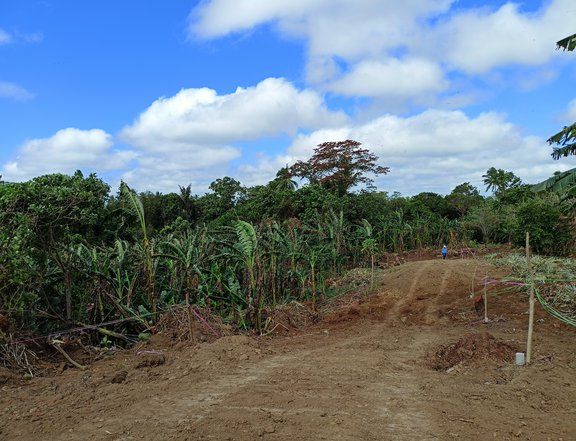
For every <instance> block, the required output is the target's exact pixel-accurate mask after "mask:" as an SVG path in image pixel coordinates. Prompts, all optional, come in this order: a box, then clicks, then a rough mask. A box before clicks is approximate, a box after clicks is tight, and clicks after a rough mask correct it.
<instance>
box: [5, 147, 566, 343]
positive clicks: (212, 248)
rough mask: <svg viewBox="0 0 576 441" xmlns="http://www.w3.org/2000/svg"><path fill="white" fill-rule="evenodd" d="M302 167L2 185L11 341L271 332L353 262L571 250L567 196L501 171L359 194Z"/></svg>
mask: <svg viewBox="0 0 576 441" xmlns="http://www.w3.org/2000/svg"><path fill="white" fill-rule="evenodd" d="M372 159H374V160H375V158H372ZM340 165H342V164H340ZM349 166H350V163H348V164H345V168H346V167H348V168H349ZM293 171H294V170H289V169H283V170H281V171H279V172H278V175H277V177H276V179H274V180H273V181H271V182H269V183H268V184H267V185H262V186H255V187H250V188H247V187H244V186H243V185H242V184H241V183H240V182H238V181H236V180H234V179H232V178H229V177H225V178H222V179H218V180H216V181H214V182H213V183H212V184H211V185H210V191H209V192H208V193H207V194H205V195H202V196H197V195H193V194H192V192H191V187H190V186H188V187H180V189H179V192H176V193H170V194H161V193H150V192H144V193H138V192H136V191H134V190H133V189H130V188H129V186H128V185H126V184H124V183H122V184H121V186H120V188H119V189H118V192H117V193H116V194H114V195H111V189H110V187H109V186H108V185H107V184H106V183H104V182H103V181H102V180H101V179H99V178H98V177H97V176H95V175H89V176H87V177H85V176H83V175H82V173H80V172H76V173H75V174H74V175H73V176H67V175H62V174H52V175H46V176H41V177H37V178H34V179H32V180H31V181H28V182H23V183H6V182H3V183H0V302H1V303H0V310H1V311H0V314H1V315H2V316H3V317H4V319H5V326H4V330H3V332H4V335H5V336H7V335H11V334H12V335H22V334H27V333H41V334H43V333H47V332H52V331H56V330H62V329H67V328H71V327H75V326H82V325H90V324H98V323H103V322H110V321H114V320H119V319H122V318H134V317H139V320H140V321H135V322H132V323H133V324H132V326H135V327H136V328H137V327H138V326H139V323H140V324H142V325H143V324H146V325H147V326H148V325H149V324H150V323H153V321H154V319H155V317H156V314H157V313H158V312H160V311H164V310H166V309H167V308H169V307H171V306H173V305H179V304H181V305H186V304H190V305H197V306H200V307H205V308H209V309H210V310H211V311H213V312H215V313H218V314H220V315H221V316H222V317H223V319H224V320H226V321H230V322H232V323H233V324H234V325H235V326H238V327H240V328H253V329H255V330H257V331H260V330H262V328H263V326H264V323H263V319H262V318H263V311H266V309H268V308H272V307H274V306H275V305H277V304H278V303H282V302H287V301H290V300H298V301H309V302H311V304H312V305H314V304H315V302H316V301H317V300H318V297H319V296H326V295H329V294H330V290H331V289H333V288H331V286H332V284H331V283H330V282H331V280H332V279H334V278H337V277H338V276H340V275H342V273H343V272H344V271H346V270H347V269H349V268H352V267H358V266H364V267H366V268H371V269H372V270H374V267H375V266H377V264H378V262H379V260H381V259H383V258H384V257H385V256H389V254H390V253H403V252H406V251H409V250H414V249H419V248H428V247H434V248H438V247H439V246H440V245H441V244H442V243H447V244H448V245H449V247H451V248H452V249H457V248H458V247H474V246H476V245H478V244H485V243H511V244H512V245H518V246H521V245H522V244H523V241H524V236H525V232H526V231H529V232H530V233H531V241H532V245H533V247H534V248H535V250H536V251H537V252H539V253H550V254H567V253H569V252H570V251H571V249H572V239H573V237H572V234H571V228H570V227H571V225H572V222H571V219H572V218H571V217H570V216H568V215H567V214H566V211H565V210H564V205H563V202H562V200H561V198H559V197H558V196H557V195H555V194H554V193H550V192H544V193H540V194H536V193H534V192H533V191H532V189H531V187H530V186H528V185H523V184H521V183H520V181H519V180H514V179H512V178H515V177H514V176H513V175H512V177H511V176H510V175H505V174H504V173H505V172H503V171H501V170H495V169H490V170H488V172H487V174H486V175H485V176H484V177H485V182H486V184H487V186H488V187H489V188H490V189H492V190H493V191H494V195H493V196H490V197H484V196H482V195H481V194H480V193H479V191H478V189H477V188H475V187H474V186H472V185H470V184H469V183H463V184H461V185H458V186H457V187H455V188H454V189H453V190H452V192H451V193H450V194H448V195H445V196H443V195H439V194H436V193H429V192H424V193H420V194H417V195H415V196H410V197H403V196H402V195H400V194H397V193H392V194H390V193H388V192H382V191H376V190H375V189H373V188H369V189H368V190H361V191H356V192H353V191H351V188H352V186H353V185H354V184H355V183H356V182H354V181H353V180H350V179H348V178H346V179H348V180H347V181H345V182H344V184H343V181H339V185H333V183H334V182H333V181H331V180H330V179H326V176H328V177H330V176H332V177H333V178H334V179H338V175H334V174H328V175H325V176H322V178H321V179H317V180H314V179H310V180H309V182H308V184H307V185H304V186H302V187H301V188H297V187H296V185H295V183H294V181H293V178H294V176H295V174H294V173H293ZM340 176H342V175H341V174H340ZM359 176H362V175H361V174H360V175H359ZM516 179H517V178H516ZM0 332H2V331H0Z"/></svg>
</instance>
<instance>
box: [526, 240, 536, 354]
mask: <svg viewBox="0 0 576 441" xmlns="http://www.w3.org/2000/svg"><path fill="white" fill-rule="evenodd" d="M526 264H527V267H528V284H529V289H530V300H529V305H530V310H529V313H528V338H527V339H526V364H530V359H531V358H532V332H533V330H534V277H533V275H532V260H531V256H530V233H529V232H528V231H527V232H526Z"/></svg>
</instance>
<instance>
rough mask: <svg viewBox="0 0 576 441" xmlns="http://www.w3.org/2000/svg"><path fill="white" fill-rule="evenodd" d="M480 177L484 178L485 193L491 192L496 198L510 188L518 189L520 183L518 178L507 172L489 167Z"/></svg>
mask: <svg viewBox="0 0 576 441" xmlns="http://www.w3.org/2000/svg"><path fill="white" fill-rule="evenodd" d="M482 177H483V178H484V184H485V185H486V191H490V190H492V192H493V193H494V194H495V195H496V196H499V195H501V194H502V193H503V192H504V191H506V190H508V189H510V188H515V187H518V186H519V185H520V184H521V183H522V181H521V180H520V178H519V177H517V176H516V175H514V173H512V172H507V171H506V170H502V169H501V168H499V169H496V168H494V167H490V168H489V169H488V170H486V174H484V175H482Z"/></svg>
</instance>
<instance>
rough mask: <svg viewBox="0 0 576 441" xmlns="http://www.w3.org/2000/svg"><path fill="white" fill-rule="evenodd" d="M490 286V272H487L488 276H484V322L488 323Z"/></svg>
mask: <svg viewBox="0 0 576 441" xmlns="http://www.w3.org/2000/svg"><path fill="white" fill-rule="evenodd" d="M487 286H488V273H486V277H485V278H484V323H488V322H489V320H488V293H487V292H486V291H487Z"/></svg>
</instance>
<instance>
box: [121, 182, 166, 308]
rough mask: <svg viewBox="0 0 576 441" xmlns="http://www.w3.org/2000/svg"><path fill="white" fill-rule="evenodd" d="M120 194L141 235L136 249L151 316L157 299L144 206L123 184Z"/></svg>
mask: <svg viewBox="0 0 576 441" xmlns="http://www.w3.org/2000/svg"><path fill="white" fill-rule="evenodd" d="M120 193H121V195H122V197H123V198H124V199H125V200H126V201H127V202H128V209H129V210H130V211H131V212H132V213H134V214H135V215H136V217H137V219H138V223H139V226H140V231H141V233H142V241H141V243H140V244H138V245H139V246H137V247H136V249H137V250H138V251H139V252H140V259H141V261H142V265H143V270H144V279H145V293H146V298H147V301H148V305H149V306H150V308H151V309H152V314H153V315H155V314H156V313H157V306H158V305H157V300H158V299H157V298H156V286H155V280H154V258H153V251H152V248H153V244H152V243H151V241H150V239H149V238H148V228H147V225H146V217H145V214H144V206H143V205H142V201H141V200H140V198H139V197H138V195H137V194H136V192H135V191H134V190H132V189H131V188H130V187H128V185H127V184H126V183H124V182H122V184H121V185H120Z"/></svg>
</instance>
